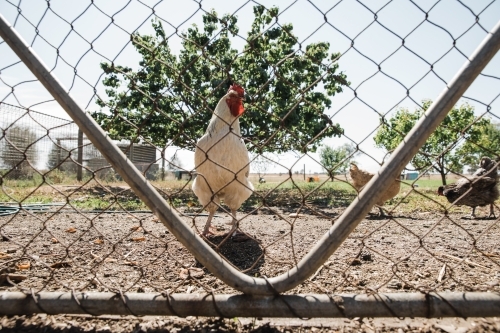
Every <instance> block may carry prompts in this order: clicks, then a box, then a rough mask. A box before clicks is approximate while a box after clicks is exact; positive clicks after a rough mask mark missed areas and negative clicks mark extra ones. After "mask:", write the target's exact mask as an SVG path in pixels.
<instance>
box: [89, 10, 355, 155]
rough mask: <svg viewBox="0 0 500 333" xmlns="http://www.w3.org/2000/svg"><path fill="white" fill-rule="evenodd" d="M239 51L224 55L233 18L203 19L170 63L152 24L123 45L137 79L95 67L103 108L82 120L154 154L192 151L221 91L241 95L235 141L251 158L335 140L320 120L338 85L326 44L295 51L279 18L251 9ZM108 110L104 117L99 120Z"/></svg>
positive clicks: (161, 33)
mask: <svg viewBox="0 0 500 333" xmlns="http://www.w3.org/2000/svg"><path fill="white" fill-rule="evenodd" d="M254 16H255V17H254V20H253V23H252V26H251V28H250V32H249V33H248V35H247V37H246V44H245V46H244V47H243V50H236V49H234V48H232V47H231V36H232V37H235V36H236V35H237V34H238V27H237V17H236V16H233V15H229V14H226V15H223V16H218V15H217V13H216V12H215V11H213V10H212V11H210V12H206V13H205V14H204V15H203V27H202V28H201V29H200V28H198V27H197V26H196V25H193V26H191V27H190V28H188V29H187V31H185V32H182V33H180V34H181V36H182V50H181V51H180V54H179V56H176V55H174V54H173V53H172V51H171V49H170V47H169V36H168V34H167V33H166V32H165V30H164V29H163V26H162V23H161V21H158V20H153V23H152V25H153V29H154V31H155V35H154V36H146V35H139V34H138V33H134V34H133V35H132V39H131V41H132V45H133V46H134V47H135V49H136V50H137V51H138V52H139V54H140V56H141V57H142V60H141V61H140V63H139V65H140V69H139V70H138V71H134V70H132V68H129V67H124V66H120V65H118V64H114V63H102V64H101V67H102V69H103V70H104V72H105V73H106V76H105V79H104V80H103V84H104V86H105V87H106V88H107V89H106V94H107V96H108V100H107V101H105V100H103V99H100V98H99V99H98V100H97V103H98V105H99V106H101V107H102V108H103V109H102V111H100V112H95V113H93V114H92V116H93V117H94V118H95V119H96V120H97V122H98V123H99V124H100V125H101V126H102V127H103V128H104V129H105V130H106V131H108V133H109V135H110V136H111V137H112V138H113V139H120V138H124V137H126V138H131V139H134V138H137V137H139V136H140V137H142V138H143V139H145V140H147V141H149V142H152V143H153V144H154V145H157V146H160V147H164V146H166V145H175V146H177V147H180V148H185V149H189V150H194V147H195V145H196V140H197V138H199V137H201V136H202V135H203V133H204V131H205V128H206V126H207V124H208V122H209V121H210V117H211V116H212V111H213V110H214V109H215V107H216V105H217V103H218V101H219V99H220V98H221V97H222V96H224V95H225V94H226V92H227V89H228V86H229V83H230V82H231V81H234V82H237V83H239V84H240V85H242V86H243V87H244V88H245V89H246V93H247V94H246V95H247V98H246V101H245V109H246V113H245V115H244V116H243V117H242V118H241V120H240V123H241V132H242V135H243V136H244V137H245V139H246V140H248V141H250V142H252V145H250V147H249V149H251V150H252V149H255V150H256V151H258V152H259V153H260V152H266V151H267V152H277V153H280V152H286V151H289V150H298V151H315V150H316V149H317V146H318V144H319V142H320V140H321V139H322V138H327V137H332V136H340V135H341V134H342V133H343V130H342V128H341V127H340V125H339V124H333V123H332V121H331V120H330V118H329V117H328V116H327V115H326V114H325V113H324V112H325V110H327V109H328V108H329V107H330V106H331V103H332V102H331V99H330V97H331V96H334V95H335V94H337V93H339V92H341V91H342V87H343V86H346V85H348V84H349V83H348V82H347V80H346V76H345V75H344V74H343V73H342V72H340V73H338V63H337V61H336V60H337V58H338V57H339V56H340V54H339V53H329V49H330V45H329V43H326V42H317V43H310V44H309V45H304V44H301V43H299V41H298V39H297V37H296V36H295V35H294V33H293V26H292V25H291V24H287V23H284V22H280V23H279V24H278V16H279V9H278V8H277V7H272V8H270V9H267V8H265V7H264V6H261V5H257V6H254ZM108 110H109V112H108Z"/></svg>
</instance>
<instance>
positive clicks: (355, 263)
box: [351, 258, 361, 266]
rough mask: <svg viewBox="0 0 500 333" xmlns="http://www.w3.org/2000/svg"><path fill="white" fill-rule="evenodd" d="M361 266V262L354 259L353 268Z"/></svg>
mask: <svg viewBox="0 0 500 333" xmlns="http://www.w3.org/2000/svg"><path fill="white" fill-rule="evenodd" d="M359 265H361V260H359V259H358V258H354V259H353V260H352V261H351V266H359Z"/></svg>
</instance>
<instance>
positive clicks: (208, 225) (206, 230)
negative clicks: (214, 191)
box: [202, 211, 215, 236]
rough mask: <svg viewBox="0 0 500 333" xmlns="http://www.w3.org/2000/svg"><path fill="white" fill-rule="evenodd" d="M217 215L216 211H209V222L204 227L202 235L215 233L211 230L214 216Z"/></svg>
mask: <svg viewBox="0 0 500 333" xmlns="http://www.w3.org/2000/svg"><path fill="white" fill-rule="evenodd" d="M214 215H215V211H213V212H212V211H210V212H208V219H207V222H206V223H205V229H203V233H202V235H203V236H207V235H209V234H210V235H213V234H214V233H213V232H211V231H210V225H211V224H212V218H213V217H214Z"/></svg>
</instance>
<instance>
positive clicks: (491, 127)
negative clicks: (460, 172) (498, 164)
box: [459, 121, 500, 169]
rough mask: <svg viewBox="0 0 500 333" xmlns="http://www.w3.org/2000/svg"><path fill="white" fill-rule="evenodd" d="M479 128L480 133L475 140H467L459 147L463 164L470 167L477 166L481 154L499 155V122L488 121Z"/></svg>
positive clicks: (492, 156)
mask: <svg viewBox="0 0 500 333" xmlns="http://www.w3.org/2000/svg"><path fill="white" fill-rule="evenodd" d="M479 130H480V131H481V133H480V135H479V138H478V139H477V140H468V141H467V142H465V144H463V145H462V146H461V147H460V148H459V152H460V154H461V155H462V156H463V159H462V162H463V164H465V165H469V166H471V169H475V168H477V167H478V166H479V165H478V161H480V160H481V157H483V156H489V157H491V158H493V159H495V158H499V157H500V123H496V124H495V123H491V122H490V121H488V122H487V123H486V124H485V126H482V127H480V129H479Z"/></svg>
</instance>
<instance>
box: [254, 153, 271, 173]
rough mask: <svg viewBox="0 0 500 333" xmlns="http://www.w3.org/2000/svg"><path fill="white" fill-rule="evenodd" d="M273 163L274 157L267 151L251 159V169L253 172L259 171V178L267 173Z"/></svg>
mask: <svg viewBox="0 0 500 333" xmlns="http://www.w3.org/2000/svg"><path fill="white" fill-rule="evenodd" d="M272 164H273V161H272V159H271V158H270V157H269V156H267V154H265V153H263V154H258V155H255V156H253V157H252V158H251V159H250V169H251V171H252V172H257V174H258V175H259V179H260V178H261V177H263V176H264V175H265V174H266V173H267V171H268V170H269V168H270V167H271V166H272Z"/></svg>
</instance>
